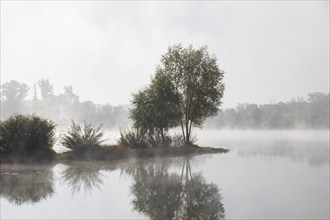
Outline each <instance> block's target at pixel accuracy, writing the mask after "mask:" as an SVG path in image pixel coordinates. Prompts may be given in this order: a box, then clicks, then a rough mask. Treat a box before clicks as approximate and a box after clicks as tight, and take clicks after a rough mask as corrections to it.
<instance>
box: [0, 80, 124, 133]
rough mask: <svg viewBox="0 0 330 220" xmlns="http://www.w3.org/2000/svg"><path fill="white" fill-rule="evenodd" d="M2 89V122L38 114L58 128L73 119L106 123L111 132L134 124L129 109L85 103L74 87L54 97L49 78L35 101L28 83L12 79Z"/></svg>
mask: <svg viewBox="0 0 330 220" xmlns="http://www.w3.org/2000/svg"><path fill="white" fill-rule="evenodd" d="M1 87H2V93H1V96H2V97H1V98H2V99H1V102H2V103H1V120H5V119H7V118H9V117H10V116H11V115H13V114H34V113H35V114H37V115H41V116H43V117H44V118H47V119H50V120H52V121H54V122H55V123H56V124H57V125H58V126H67V125H69V124H70V123H71V120H75V121H76V122H79V123H81V122H83V121H88V122H92V123H95V124H102V125H103V127H104V128H108V129H112V128H116V129H118V127H119V126H127V125H128V124H130V120H129V118H128V106H123V105H120V106H112V105H110V104H105V105H99V104H94V103H93V102H92V101H83V102H81V101H80V99H79V96H78V95H77V94H75V93H74V91H73V88H72V86H64V88H63V92H62V93H60V94H54V91H53V85H52V84H51V83H50V81H49V80H48V79H41V80H39V81H38V82H36V83H34V85H33V88H32V91H33V98H32V100H28V99H26V97H27V95H28V91H29V90H30V88H29V87H28V86H27V85H26V84H25V83H20V82H17V81H13V80H12V81H10V82H6V83H4V84H2V85H1Z"/></svg>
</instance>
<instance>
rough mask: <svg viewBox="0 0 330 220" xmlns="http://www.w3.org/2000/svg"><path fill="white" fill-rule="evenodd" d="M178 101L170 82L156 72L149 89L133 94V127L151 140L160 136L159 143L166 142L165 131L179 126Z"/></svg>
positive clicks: (131, 114) (131, 111)
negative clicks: (144, 133)
mask: <svg viewBox="0 0 330 220" xmlns="http://www.w3.org/2000/svg"><path fill="white" fill-rule="evenodd" d="M179 101H180V100H179V95H178V94H177V93H176V92H175V90H174V85H173V84H172V82H171V81H170V80H169V79H168V78H167V77H166V76H165V75H163V74H162V73H161V72H157V73H156V75H155V77H154V78H153V79H152V82H151V85H150V86H149V87H147V88H145V89H144V90H141V91H139V92H138V93H136V94H133V101H132V104H133V108H132V109H131V110H130V117H131V118H132V119H133V122H134V127H135V128H138V129H142V130H145V131H147V133H148V136H149V137H151V138H154V139H155V138H157V137H159V136H160V137H161V142H166V132H167V130H168V129H169V128H172V127H175V126H178V125H179V121H180V118H181V112H180V111H179Z"/></svg>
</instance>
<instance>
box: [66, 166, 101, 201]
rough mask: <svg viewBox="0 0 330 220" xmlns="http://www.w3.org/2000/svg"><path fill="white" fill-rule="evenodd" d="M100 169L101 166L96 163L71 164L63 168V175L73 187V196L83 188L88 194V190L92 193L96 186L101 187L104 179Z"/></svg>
mask: <svg viewBox="0 0 330 220" xmlns="http://www.w3.org/2000/svg"><path fill="white" fill-rule="evenodd" d="M100 170H101V166H99V165H97V164H94V163H87V162H86V163H79V164H71V165H68V166H67V167H65V168H64V169H63V171H62V175H61V176H62V178H63V179H64V182H65V183H67V184H68V185H69V186H70V187H71V192H72V196H74V195H75V193H79V192H80V190H81V189H83V191H84V195H86V193H87V192H88V193H89V194H91V192H92V191H93V190H94V189H95V188H98V189H101V186H102V184H103V181H102V178H101V173H100Z"/></svg>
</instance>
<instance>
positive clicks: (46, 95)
mask: <svg viewBox="0 0 330 220" xmlns="http://www.w3.org/2000/svg"><path fill="white" fill-rule="evenodd" d="M38 85H39V88H40V92H41V99H42V100H43V101H51V100H52V99H53V98H54V92H53V85H52V84H50V82H49V79H40V80H39V81H38Z"/></svg>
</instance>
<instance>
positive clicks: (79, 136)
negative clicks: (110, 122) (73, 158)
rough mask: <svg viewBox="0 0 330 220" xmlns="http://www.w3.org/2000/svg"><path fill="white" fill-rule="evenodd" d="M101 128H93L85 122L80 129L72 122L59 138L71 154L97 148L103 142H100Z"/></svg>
mask: <svg viewBox="0 0 330 220" xmlns="http://www.w3.org/2000/svg"><path fill="white" fill-rule="evenodd" d="M101 127H102V126H99V127H94V126H93V125H92V124H91V123H87V122H86V121H85V122H84V127H83V128H82V127H81V126H80V125H77V124H76V123H75V122H74V121H72V124H71V127H70V129H69V130H68V131H67V133H66V134H63V135H62V137H61V144H62V145H63V146H64V147H66V148H69V149H71V150H72V151H73V152H83V151H86V150H92V149H96V148H99V147H100V145H101V143H102V142H103V141H104V140H102V137H103V134H104V133H103V132H102V131H101Z"/></svg>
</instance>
